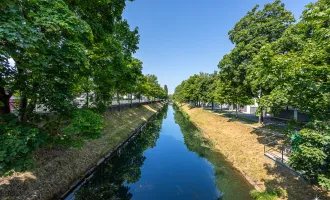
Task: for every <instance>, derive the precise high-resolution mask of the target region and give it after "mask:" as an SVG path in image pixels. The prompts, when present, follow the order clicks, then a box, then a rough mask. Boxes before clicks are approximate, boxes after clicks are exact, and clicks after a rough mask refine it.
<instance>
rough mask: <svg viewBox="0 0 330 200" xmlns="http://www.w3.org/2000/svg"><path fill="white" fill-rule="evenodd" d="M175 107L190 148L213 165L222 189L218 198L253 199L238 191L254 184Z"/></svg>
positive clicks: (176, 120)
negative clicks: (248, 182)
mask: <svg viewBox="0 0 330 200" xmlns="http://www.w3.org/2000/svg"><path fill="white" fill-rule="evenodd" d="M173 108H174V110H175V113H174V119H175V123H176V124H178V125H179V126H180V130H181V132H182V134H183V137H184V143H185V145H186V146H187V148H188V150H189V151H192V152H195V153H197V155H198V156H199V157H201V158H205V159H206V160H207V161H208V162H210V163H211V164H212V166H213V170H214V175H215V176H214V181H215V183H216V185H217V188H218V189H219V191H221V192H220V197H219V198H218V199H233V198H238V199H251V197H250V196H249V195H248V194H247V195H246V194H244V192H242V195H241V196H237V192H238V191H240V189H241V188H246V187H247V186H248V189H250V190H251V189H253V188H252V186H251V185H250V184H247V183H246V181H245V179H244V178H243V177H242V175H241V174H239V173H238V172H237V171H236V170H235V169H234V168H233V167H232V165H231V164H230V163H229V162H228V161H227V160H226V159H225V157H224V156H223V155H221V154H220V153H219V152H217V151H215V150H214V145H215V143H213V142H212V141H210V140H208V139H206V138H204V137H203V136H202V133H201V131H199V130H198V128H196V126H195V125H194V124H192V122H191V121H190V120H189V119H188V118H187V117H186V116H185V115H184V114H183V113H182V112H181V111H180V110H179V108H178V107H177V106H173Z"/></svg>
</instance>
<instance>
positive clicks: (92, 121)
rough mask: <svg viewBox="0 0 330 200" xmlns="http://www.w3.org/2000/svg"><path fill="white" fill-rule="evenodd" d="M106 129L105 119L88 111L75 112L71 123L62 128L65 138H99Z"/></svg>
mask: <svg viewBox="0 0 330 200" xmlns="http://www.w3.org/2000/svg"><path fill="white" fill-rule="evenodd" d="M103 128H104V121H103V117H102V116H101V115H99V114H97V113H94V112H93V111H91V110H88V109H79V110H76V111H74V113H73V116H72V120H71V123H70V124H69V125H67V126H65V127H64V128H62V131H63V135H64V136H69V137H70V136H79V137H84V138H97V137H99V136H100V134H101V132H102V130H103Z"/></svg>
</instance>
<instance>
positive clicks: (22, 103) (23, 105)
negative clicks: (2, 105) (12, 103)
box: [18, 95, 28, 123]
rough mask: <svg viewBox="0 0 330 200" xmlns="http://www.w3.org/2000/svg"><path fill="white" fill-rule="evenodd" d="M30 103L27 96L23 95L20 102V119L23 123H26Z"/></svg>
mask: <svg viewBox="0 0 330 200" xmlns="http://www.w3.org/2000/svg"><path fill="white" fill-rule="evenodd" d="M27 104H28V100H27V98H26V97H25V96H24V95H23V96H22V97H21V99H20V102H19V109H18V111H19V115H18V121H19V122H21V123H24V122H25V121H26V111H27V110H26V107H27Z"/></svg>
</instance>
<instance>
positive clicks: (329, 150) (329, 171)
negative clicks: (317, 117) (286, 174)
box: [290, 121, 330, 189]
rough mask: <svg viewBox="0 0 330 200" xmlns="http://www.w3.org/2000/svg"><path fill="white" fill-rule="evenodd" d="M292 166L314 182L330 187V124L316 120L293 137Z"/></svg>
mask: <svg viewBox="0 0 330 200" xmlns="http://www.w3.org/2000/svg"><path fill="white" fill-rule="evenodd" d="M292 146H293V147H294V148H293V150H294V151H293V153H291V155H290V166H291V167H293V168H294V169H296V170H299V171H301V172H302V173H303V175H304V176H305V177H306V178H308V179H309V180H311V181H312V182H314V183H316V182H318V183H319V184H320V185H321V186H323V187H324V188H327V189H329V188H330V184H329V183H330V181H329V180H330V124H329V122H320V121H317V122H314V123H310V124H308V125H307V126H306V127H305V128H304V129H302V130H301V131H300V132H299V134H297V133H295V134H294V136H293V137H292Z"/></svg>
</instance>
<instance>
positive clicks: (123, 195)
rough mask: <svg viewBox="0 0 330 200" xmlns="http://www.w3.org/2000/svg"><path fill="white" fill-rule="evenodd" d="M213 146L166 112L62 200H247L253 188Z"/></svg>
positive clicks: (185, 121)
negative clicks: (213, 149)
mask: <svg viewBox="0 0 330 200" xmlns="http://www.w3.org/2000/svg"><path fill="white" fill-rule="evenodd" d="M212 145H214V143H213V142H211V141H208V140H206V139H204V138H203V137H201V133H200V132H199V131H198V129H197V128H196V127H195V126H194V125H193V124H192V123H191V122H190V121H189V120H188V119H187V118H186V117H185V115H184V114H183V113H181V112H180V111H178V110H177V108H176V107H175V106H171V105H169V106H166V107H165V108H164V109H163V110H162V111H161V112H160V113H159V114H158V115H156V116H154V118H153V119H152V120H151V121H150V122H149V123H148V124H147V126H146V128H145V129H144V130H143V131H142V132H141V133H139V134H137V135H136V136H135V137H134V138H133V139H131V140H130V141H129V142H128V143H127V145H125V146H124V147H122V148H121V149H120V150H119V151H117V152H116V153H114V154H113V156H111V158H110V159H108V160H107V161H105V162H104V163H103V164H101V165H100V166H99V167H98V168H97V169H96V171H95V172H94V173H93V174H92V175H91V176H90V177H88V178H87V179H86V180H85V181H84V182H83V183H82V184H81V185H79V186H78V187H77V188H76V189H75V190H74V191H73V192H72V193H71V194H69V195H68V196H67V197H66V200H73V199H76V200H80V199H98V200H99V199H143V200H144V199H156V200H161V199H180V200H181V199H203V200H205V199H233V200H240V199H244V200H246V199H251V197H250V195H249V192H250V190H252V189H253V188H252V186H251V185H250V184H249V183H248V182H247V181H246V180H245V179H244V177H243V176H242V175H241V174H240V173H239V172H237V171H236V170H234V169H233V168H232V167H231V165H230V164H229V163H228V162H227V161H226V160H225V159H224V157H223V156H222V155H221V154H219V153H217V152H215V151H212Z"/></svg>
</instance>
